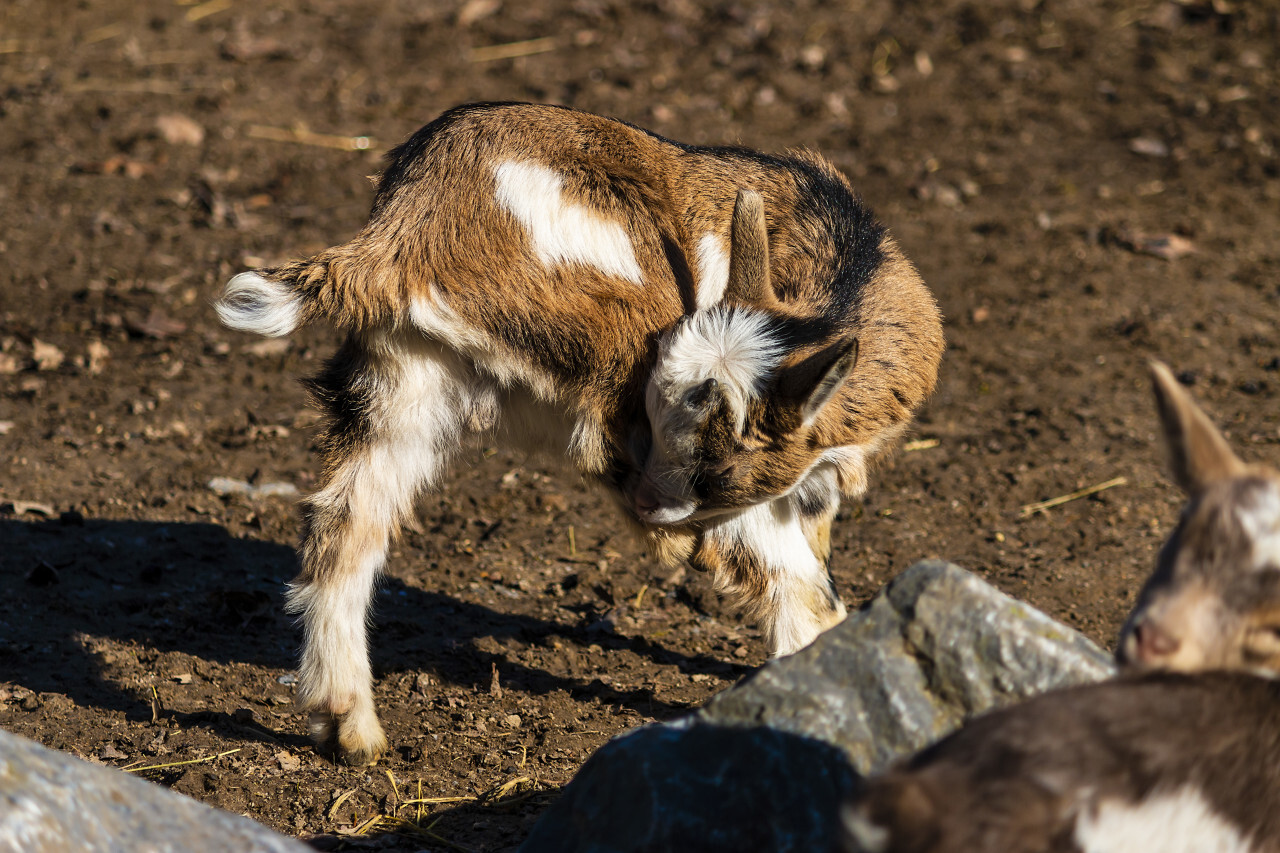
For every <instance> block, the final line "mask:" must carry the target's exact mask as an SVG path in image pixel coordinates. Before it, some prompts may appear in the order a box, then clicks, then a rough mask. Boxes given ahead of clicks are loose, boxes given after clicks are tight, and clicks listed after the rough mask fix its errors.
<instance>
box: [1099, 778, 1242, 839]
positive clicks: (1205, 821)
mask: <svg viewBox="0 0 1280 853" xmlns="http://www.w3.org/2000/svg"><path fill="white" fill-rule="evenodd" d="M1075 841H1076V844H1078V845H1079V846H1080V849H1081V851H1082V853H1132V851H1135V850H1159V851H1161V853H1250V851H1252V850H1253V845H1252V844H1251V843H1250V842H1249V839H1248V838H1246V837H1245V836H1244V835H1242V834H1241V832H1240V830H1239V828H1237V827H1236V826H1234V825H1232V824H1231V823H1229V822H1228V821H1227V820H1226V819H1225V818H1223V817H1221V816H1220V815H1218V814H1217V813H1216V812H1214V810H1213V809H1212V807H1210V805H1209V804H1208V803H1207V802H1205V799H1204V797H1203V796H1201V794H1200V791H1199V790H1198V789H1197V788H1195V787H1194V786H1191V785H1186V786H1184V787H1182V788H1179V789H1178V790H1177V791H1173V792H1171V793H1160V794H1155V795H1153V796H1151V797H1148V798H1147V799H1146V800H1144V801H1142V802H1140V803H1127V802H1122V801H1119V800H1114V799H1112V800H1103V801H1102V802H1100V803H1097V804H1095V805H1093V806H1092V807H1090V808H1088V809H1085V810H1082V811H1081V813H1080V815H1079V816H1078V817H1077V818H1076V827H1075Z"/></svg>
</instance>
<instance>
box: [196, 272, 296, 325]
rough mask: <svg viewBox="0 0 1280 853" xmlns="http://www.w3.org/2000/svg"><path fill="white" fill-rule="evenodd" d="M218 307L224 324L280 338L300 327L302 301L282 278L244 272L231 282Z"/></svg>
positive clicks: (228, 283)
mask: <svg viewBox="0 0 1280 853" xmlns="http://www.w3.org/2000/svg"><path fill="white" fill-rule="evenodd" d="M214 308H215V309H216V310H217V312H218V319H220V320H221V321H222V324H223V325H224V326H227V327H229V328H232V329H238V330H239V331H241V332H253V333H254V334H258V335H265V336H266V337H268V338H279V337H283V336H284V335H287V334H289V333H290V332H292V331H293V330H294V329H296V328H298V324H299V322H300V321H301V320H302V301H301V300H300V299H299V298H298V295H297V294H296V293H295V292H294V291H293V290H292V289H291V288H290V287H289V285H287V284H286V283H284V282H282V281H272V280H271V279H267V278H263V277H262V276H260V275H258V274H257V273H256V272H242V273H240V275H238V276H236V277H235V278H233V279H231V281H229V282H227V286H226V288H225V289H224V290H223V292H222V298H221V299H219V300H218V301H217V303H216V304H215V305H214Z"/></svg>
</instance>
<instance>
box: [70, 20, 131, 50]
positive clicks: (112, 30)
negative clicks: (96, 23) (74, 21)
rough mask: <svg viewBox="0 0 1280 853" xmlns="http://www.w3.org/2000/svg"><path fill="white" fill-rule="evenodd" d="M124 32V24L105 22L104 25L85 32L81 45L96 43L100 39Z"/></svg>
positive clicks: (103, 39) (111, 37)
mask: <svg viewBox="0 0 1280 853" xmlns="http://www.w3.org/2000/svg"><path fill="white" fill-rule="evenodd" d="M123 32H124V24H121V23H115V24H107V25H106V26H105V27H98V28H97V29H96V30H89V32H87V33H85V36H84V39H83V40H82V41H81V42H80V44H81V45H89V44H97V43H98V42H100V41H106V40H107V39H113V38H115V37H116V36H118V35H120V34H121V33H123Z"/></svg>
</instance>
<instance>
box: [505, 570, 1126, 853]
mask: <svg viewBox="0 0 1280 853" xmlns="http://www.w3.org/2000/svg"><path fill="white" fill-rule="evenodd" d="M1113 672H1114V665H1113V664H1112V661H1111V656H1110V655H1108V654H1107V653H1106V652H1104V651H1102V650H1101V649H1100V648H1098V647H1097V646H1096V645H1094V644H1093V643H1091V642H1090V641H1089V640H1088V639H1086V638H1085V637H1084V636H1082V635H1081V634H1079V633H1077V632H1076V631H1074V630H1072V629H1071V628H1068V627H1066V626H1065V625H1062V624H1060V623H1058V622H1056V621H1054V620H1052V619H1050V618H1049V617H1048V616H1045V615H1044V614H1043V613H1040V612H1039V611H1037V610H1035V609H1034V608H1032V607H1030V606H1028V605H1026V604H1023V603H1021V602H1019V601H1017V600H1015V599H1013V598H1010V597H1009V596H1007V595H1005V594H1004V593H1001V592H1000V591H998V590H996V589H995V588H994V587H992V586H991V585H990V584H987V583H986V582H984V581H982V580H981V579H979V578H978V577H976V576H975V575H972V574H970V573H969V572H966V571H965V570H964V569H961V568H959V567H958V566H955V565H952V564H950V563H945V562H941V561H936V560H930V561H924V562H921V563H917V564H915V565H914V566H912V567H911V568H909V569H907V570H906V571H904V572H903V573H902V574H901V575H899V576H898V577H897V578H896V579H895V580H894V581H893V582H892V583H890V584H889V585H888V586H887V587H886V588H885V589H884V590H883V591H881V593H880V594H879V595H878V596H876V598H875V599H873V600H872V601H871V602H869V603H868V604H867V606H866V607H864V608H863V609H862V610H860V611H858V612H857V613H854V614H852V615H850V617H849V618H848V619H846V620H845V621H844V622H843V623H841V624H840V625H837V626H836V627H835V628H832V629H831V630H830V631H828V632H827V633H826V634H824V635H823V636H821V637H819V638H818V640H817V641H816V642H815V643H814V644H813V645H812V646H810V647H809V648H807V649H803V650H802V651H800V652H797V653H796V654H794V655H791V656H790V657H786V658H782V659H780V660H776V661H771V662H770V663H768V664H766V665H765V666H763V667H761V668H760V669H759V670H758V671H757V672H755V673H754V674H752V675H751V676H748V677H747V678H745V679H743V680H742V681H741V682H740V683H738V684H737V685H735V686H734V687H731V688H730V689H728V690H726V691H724V692H723V693H721V694H720V695H718V696H716V697H714V698H713V699H712V700H711V701H710V702H708V703H707V705H706V707H704V708H703V709H701V710H700V711H697V712H696V713H695V714H693V715H691V716H689V717H686V718H683V719H681V720H677V721H675V722H674V723H669V724H666V725H658V726H648V727H645V728H642V729H640V730H638V731H636V732H632V733H628V734H625V735H622V736H620V737H618V738H616V739H614V740H613V741H611V742H610V743H608V744H606V745H605V746H604V747H602V748H601V749H600V750H599V751H598V752H597V753H596V755H594V756H593V757H592V758H591V760H589V761H588V762H587V763H586V764H585V765H583V767H582V770H580V771H579V772H578V775H577V776H576V777H575V778H574V780H573V782H571V783H570V784H569V786H568V787H567V788H566V789H565V792H564V794H563V795H562V796H561V798H560V799H559V800H557V801H556V803H555V804H554V805H553V806H552V807H551V808H550V809H548V810H547V812H546V813H545V814H544V815H543V816H542V819H541V820H540V821H539V822H538V824H537V825H536V826H535V827H534V830H533V833H532V834H531V835H530V837H529V838H528V839H527V840H526V842H525V844H524V846H523V847H522V848H521V849H522V851H524V853H542V851H552V850H556V851H561V850H563V851H592V853H606V851H608V853H615V851H616V852H617V853H621V851H634V852H635V853H639V851H646V852H647V853H648V852H649V851H652V853H658V851H668V850H670V851H675V850H707V851H718V850H724V851H730V850H732V851H735V852H736V851H741V850H743V849H748V850H749V849H759V850H824V849H829V848H830V845H831V843H832V842H831V839H833V838H835V837H837V833H836V832H835V831H834V827H835V826H836V824H837V821H838V804H839V803H840V802H841V801H842V800H843V798H844V797H845V796H847V795H848V793H850V792H851V791H852V790H853V788H854V786H856V785H857V784H858V782H857V780H858V779H859V778H860V777H859V775H858V774H869V773H874V772H876V771H878V770H880V769H881V768H883V767H884V766H885V765H886V764H888V763H889V762H890V761H892V760H893V759H895V758H897V757H899V756H902V755H905V754H907V753H910V752H914V751H915V750H917V749H920V748H921V747H923V746H925V745H926V744H928V743H930V742H932V741H934V740H936V739H937V738H939V737H942V736H943V735H945V734H947V733H948V732H950V731H951V730H953V729H955V728H956V727H958V726H959V725H960V724H961V723H962V722H963V721H964V720H965V719H966V718H967V717H969V716H972V715H974V714H978V713H981V712H983V711H987V710H990V709H992V708H996V707H999V706H1002V705H1006V704H1009V703H1011V702H1015V701H1018V700H1021V699H1025V698H1027V697H1030V696H1032V695H1035V694H1037V693H1041V692H1043V691H1045V690H1049V689H1052V688H1057V687H1066V686H1069V685H1073V684H1083V683H1088V682H1091V681H1097V680H1099V679H1102V678H1105V677H1107V676H1109V675H1111V674H1112V673H1113Z"/></svg>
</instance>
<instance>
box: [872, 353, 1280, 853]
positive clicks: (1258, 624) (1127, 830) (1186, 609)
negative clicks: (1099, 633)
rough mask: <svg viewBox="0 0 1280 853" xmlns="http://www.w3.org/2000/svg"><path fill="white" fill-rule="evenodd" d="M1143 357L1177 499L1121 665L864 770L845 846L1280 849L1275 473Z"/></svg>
mask: <svg viewBox="0 0 1280 853" xmlns="http://www.w3.org/2000/svg"><path fill="white" fill-rule="evenodd" d="M1151 371H1152V381H1153V386H1154V390H1155V396H1156V402H1157V407H1158V409H1159V412H1160V420H1161V423H1162V425H1163V429H1164V435H1165V442H1166V444H1167V446H1168V449H1169V455H1170V461H1171V468H1172V470H1173V474H1174V478H1175V479H1176V480H1177V482H1178V483H1179V485H1181V486H1182V488H1183V489H1184V490H1185V491H1186V493H1187V496H1188V503H1187V505H1186V508H1185V509H1184V510H1183V512H1182V518H1181V520H1180V522H1179V523H1178V526H1177V527H1176V529H1175V530H1174V531H1173V533H1172V534H1171V535H1170V537H1169V540H1168V541H1167V542H1166V543H1165V545H1164V547H1163V549H1162V550H1161V552H1160V555H1159V557H1158V559H1157V565H1156V569H1155V572H1154V573H1153V574H1152V576H1151V577H1150V579H1149V580H1148V581H1147V583H1146V585H1145V586H1144V587H1143V590H1142V593H1141V594H1140V596H1139V598H1138V603H1137V605H1136V607H1135V609H1134V611H1133V613H1132V615H1131V616H1130V617H1129V619H1128V621H1127V623H1126V625H1125V627H1124V629H1123V631H1122V633H1121V637H1120V643H1119V648H1118V650H1117V658H1118V660H1119V663H1120V664H1121V668H1122V677H1121V678H1119V679H1117V680H1114V681H1111V682H1106V683H1103V684H1096V685H1090V686H1087V687H1080V688H1075V689H1071V690H1063V691H1056V692H1052V693H1048V694H1045V695H1044V696H1040V697H1037V698H1035V699H1033V700H1031V701H1029V702H1026V703H1024V704H1021V705H1018V706H1015V707H1011V708H1007V709H1004V710H1000V711H996V712H994V713H991V714H988V715H985V716H983V717H981V718H979V719H977V720H975V721H974V722H972V723H970V724H969V725H967V726H965V727H964V728H963V729H961V730H960V731H959V732H957V733H955V734H953V735H951V736H950V737H948V738H945V739H944V740H942V741H940V742H939V743H938V744H936V745H934V746H933V747H930V748H928V749H926V750H924V751H923V752H921V753H919V754H917V755H916V756H914V757H912V758H910V759H908V760H906V761H905V762H902V763H900V764H899V765H897V766H896V767H895V768H893V769H891V770H889V771H888V772H886V773H885V774H884V775H883V776H881V777H879V778H876V779H872V780H870V781H869V782H868V783H867V787H866V790H865V791H863V792H862V794H861V795H860V796H859V797H858V798H857V801H856V803H855V805H854V806H853V807H852V808H851V810H850V814H849V816H848V826H849V829H850V838H849V839H848V844H849V849H851V850H858V851H865V853H873V851H875V853H889V851H892V853H926V851H927V853H950V851H957V853H958V851H966V853H996V852H997V851H999V853H1031V851H1043V852H1044V853H1047V851H1083V853H1110V851H1116V853H1119V851H1131V850H1159V851H1162V853H1200V852H1201V851H1223V853H1263V851H1267V853H1277V851H1280V681H1278V680H1277V675H1280V638H1278V637H1277V632H1278V631H1280V474H1277V473H1276V472H1275V471H1272V470H1270V469H1268V468H1264V467H1262V466H1257V465H1246V464H1245V463H1243V462H1241V461H1240V460H1239V458H1237V457H1236V455H1235V454H1234V453H1232V451H1231V449H1230V448H1229V447H1228V445H1227V442H1226V440H1225V439H1224V438H1223V437H1222V434H1221V433H1219V432H1218V430H1217V429H1215V428H1214V426H1213V424H1212V423H1211V422H1210V420H1209V418H1208V417H1207V416H1206V415H1205V414H1204V412H1203V411H1202V410H1201V409H1200V408H1199V407H1198V406H1197V405H1196V403H1195V402H1194V401H1193V400H1192V399H1191V396H1190V395H1189V394H1188V393H1187V391H1186V390H1185V389H1184V388H1183V387H1182V386H1181V385H1180V384H1179V383H1178V381H1177V380H1176V379H1175V378H1174V376H1173V374H1172V373H1171V372H1170V371H1169V369H1168V368H1167V367H1165V366H1164V365H1163V364H1153V365H1152V367H1151Z"/></svg>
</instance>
